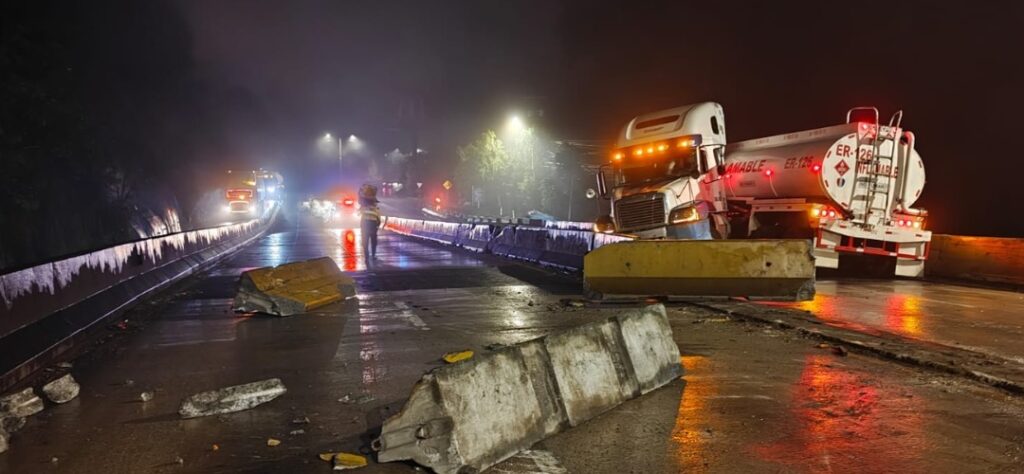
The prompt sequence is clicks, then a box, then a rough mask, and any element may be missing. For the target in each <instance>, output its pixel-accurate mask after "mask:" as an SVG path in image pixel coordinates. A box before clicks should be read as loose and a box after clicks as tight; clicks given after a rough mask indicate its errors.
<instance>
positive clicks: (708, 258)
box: [583, 239, 814, 301]
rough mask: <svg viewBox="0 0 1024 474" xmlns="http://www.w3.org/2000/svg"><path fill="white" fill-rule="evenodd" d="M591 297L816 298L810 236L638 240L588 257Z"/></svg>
mask: <svg viewBox="0 0 1024 474" xmlns="http://www.w3.org/2000/svg"><path fill="white" fill-rule="evenodd" d="M583 280H584V284H585V288H586V291H587V296H588V298H591V299H604V298H617V297H627V298H632V297H650V296H653V297H683V298H699V297H748V298H751V299H773V300H792V301H804V300H810V299H812V298H814V257H813V256H812V255H811V243H810V241H808V240H767V239H766V240H642V241H640V240H638V241H632V242H618V243H613V244H609V245H604V246H602V247H600V248H597V249H595V250H594V251H592V252H590V253H588V254H587V255H586V256H585V257H584V259H583Z"/></svg>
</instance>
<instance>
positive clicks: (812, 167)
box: [811, 163, 821, 173]
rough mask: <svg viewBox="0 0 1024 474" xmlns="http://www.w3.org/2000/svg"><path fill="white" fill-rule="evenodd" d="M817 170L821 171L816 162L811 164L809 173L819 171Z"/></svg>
mask: <svg viewBox="0 0 1024 474" xmlns="http://www.w3.org/2000/svg"><path fill="white" fill-rule="evenodd" d="M819 172H821V165H819V164H817V163H815V164H813V165H811V173H819Z"/></svg>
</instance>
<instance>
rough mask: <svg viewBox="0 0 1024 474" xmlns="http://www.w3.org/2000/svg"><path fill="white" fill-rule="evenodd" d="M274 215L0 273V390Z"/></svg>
mask: <svg viewBox="0 0 1024 474" xmlns="http://www.w3.org/2000/svg"><path fill="white" fill-rule="evenodd" d="M275 217H276V211H275V212H273V213H271V214H269V216H268V217H267V218H265V219H253V220H250V221H247V222H242V223H237V224H231V225H225V226H218V227H210V228H205V229H197V230H191V231H183V232H177V233H174V234H168V235H162V236H158V237H151V238H147V239H140V240H136V241H132V242H127V243H123V244H118V245H114V246H111V247H108V248H105V249H100V250H94V251H90V252H86V253H82V254H78V255H74V256H71V257H65V258H60V259H57V260H54V261H51V262H46V263H42V264H38V265H34V266H31V267H28V268H22V269H20V270H16V271H12V272H8V273H5V274H3V275H0V391H2V390H4V389H6V388H9V387H10V386H11V385H13V384H14V383H16V382H17V381H18V380H20V379H22V378H23V377H25V376H27V375H28V374H31V373H32V372H34V371H35V370H37V369H38V368H39V367H41V366H42V365H43V364H45V363H46V362H48V361H51V360H54V359H55V358H56V357H59V356H60V355H61V354H63V353H65V352H67V350H69V349H70V348H71V346H72V343H71V342H72V338H73V337H74V336H76V335H78V334H79V333H81V332H82V331H84V330H85V329H87V328H89V327H91V326H93V325H94V324H96V323H98V322H100V321H103V320H105V319H107V318H109V317H112V316H113V315H116V314H119V313H120V312H123V311H124V310H125V309H127V308H128V307H130V306H131V305H132V304H133V303H135V302H137V301H138V300H140V299H141V298H142V297H144V296H146V295H149V294H152V293H153V292H155V291H158V290H160V289H162V288H165V287H167V286H168V285H170V284H172V283H174V282H176V281H178V280H180V279H181V278H184V277H185V276H187V275H190V274H192V273H194V272H195V271H197V270H199V269H201V268H205V266H206V265H208V264H210V263H212V262H213V261H216V260H217V259H218V258H219V257H221V256H223V255H225V254H226V253H228V252H230V251H232V250H234V249H236V248H238V247H239V246H241V245H244V244H245V243H248V242H249V241H251V240H252V239H254V238H256V237H258V236H259V235H260V234H261V233H262V232H263V231H264V230H265V229H266V228H267V227H269V225H270V224H271V223H272V222H273V220H274V218H275Z"/></svg>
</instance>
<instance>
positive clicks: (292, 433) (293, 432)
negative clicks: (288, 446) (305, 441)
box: [288, 430, 306, 436]
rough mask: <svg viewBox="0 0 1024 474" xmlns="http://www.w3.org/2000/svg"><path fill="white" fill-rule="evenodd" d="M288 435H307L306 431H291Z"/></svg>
mask: <svg viewBox="0 0 1024 474" xmlns="http://www.w3.org/2000/svg"><path fill="white" fill-rule="evenodd" d="M288 434H290V435H292V436H298V435H304V434H306V430H291V431H290V432H288Z"/></svg>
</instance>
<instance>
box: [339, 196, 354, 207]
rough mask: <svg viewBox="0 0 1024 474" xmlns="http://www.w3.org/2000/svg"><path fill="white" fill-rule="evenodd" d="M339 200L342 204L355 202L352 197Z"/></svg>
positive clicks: (348, 204)
mask: <svg viewBox="0 0 1024 474" xmlns="http://www.w3.org/2000/svg"><path fill="white" fill-rule="evenodd" d="M341 202H342V204H344V205H346V206H351V205H352V204H355V202H356V201H355V200H353V199H352V198H345V199H344V200H342V201H341Z"/></svg>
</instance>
